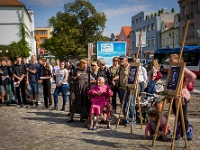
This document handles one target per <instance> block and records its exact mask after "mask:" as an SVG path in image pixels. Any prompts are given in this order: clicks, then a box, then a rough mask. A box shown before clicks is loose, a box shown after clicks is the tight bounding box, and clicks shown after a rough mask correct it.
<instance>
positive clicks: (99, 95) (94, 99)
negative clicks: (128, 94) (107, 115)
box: [88, 77, 113, 130]
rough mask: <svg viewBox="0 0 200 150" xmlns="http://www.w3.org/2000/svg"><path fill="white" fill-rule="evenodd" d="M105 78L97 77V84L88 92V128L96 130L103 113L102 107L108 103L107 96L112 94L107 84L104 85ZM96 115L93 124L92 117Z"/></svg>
mask: <svg viewBox="0 0 200 150" xmlns="http://www.w3.org/2000/svg"><path fill="white" fill-rule="evenodd" d="M104 83H105V79H104V78H103V77H99V78H98V79H97V85H96V86H94V87H93V88H92V89H91V90H90V91H89V92H88V95H90V96H91V109H90V126H89V128H88V130H97V129H98V122H99V119H100V116H101V115H102V113H103V109H104V107H105V106H106V104H107V103H108V97H110V96H112V95H113V92H112V90H111V89H110V87H109V86H108V85H105V84H104ZM95 115H96V122H95V124H94V117H95Z"/></svg>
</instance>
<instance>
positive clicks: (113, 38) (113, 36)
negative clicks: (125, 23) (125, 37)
mask: <svg viewBox="0 0 200 150" xmlns="http://www.w3.org/2000/svg"><path fill="white" fill-rule="evenodd" d="M110 37H111V39H112V41H114V40H115V34H114V33H111V35H110Z"/></svg>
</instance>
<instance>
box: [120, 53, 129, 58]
mask: <svg viewBox="0 0 200 150" xmlns="http://www.w3.org/2000/svg"><path fill="white" fill-rule="evenodd" d="M120 58H128V56H126V55H125V54H122V55H120V56H119V59H120Z"/></svg>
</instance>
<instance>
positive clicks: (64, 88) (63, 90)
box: [53, 84, 68, 108]
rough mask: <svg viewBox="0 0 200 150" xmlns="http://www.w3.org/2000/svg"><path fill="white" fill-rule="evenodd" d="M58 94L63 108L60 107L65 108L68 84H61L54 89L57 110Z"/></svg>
mask: <svg viewBox="0 0 200 150" xmlns="http://www.w3.org/2000/svg"><path fill="white" fill-rule="evenodd" d="M60 92H61V93H62V97H63V106H62V107H63V108H65V106H66V102H67V92H68V84H62V85H61V86H60V87H56V89H55V91H54V93H53V97H54V107H55V108H58V95H59V93H60Z"/></svg>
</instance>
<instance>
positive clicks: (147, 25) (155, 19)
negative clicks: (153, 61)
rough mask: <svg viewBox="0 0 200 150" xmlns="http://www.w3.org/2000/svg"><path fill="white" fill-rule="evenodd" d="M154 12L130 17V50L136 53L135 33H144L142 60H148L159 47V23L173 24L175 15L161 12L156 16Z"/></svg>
mask: <svg viewBox="0 0 200 150" xmlns="http://www.w3.org/2000/svg"><path fill="white" fill-rule="evenodd" d="M155 13H156V12H144V11H142V12H140V13H138V14H136V15H135V16H133V17H132V19H131V20H132V36H133V38H132V50H133V54H136V52H137V43H136V32H140V31H143V32H145V33H146V42H145V43H146V44H145V46H144V47H142V48H141V51H140V54H141V55H142V58H150V56H151V55H153V54H154V52H155V51H156V50H157V49H159V48H160V47H161V36H160V30H161V22H162V21H167V22H173V20H174V16H175V13H168V12H163V13H161V14H160V15H156V14H155ZM141 55H140V58H141Z"/></svg>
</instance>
